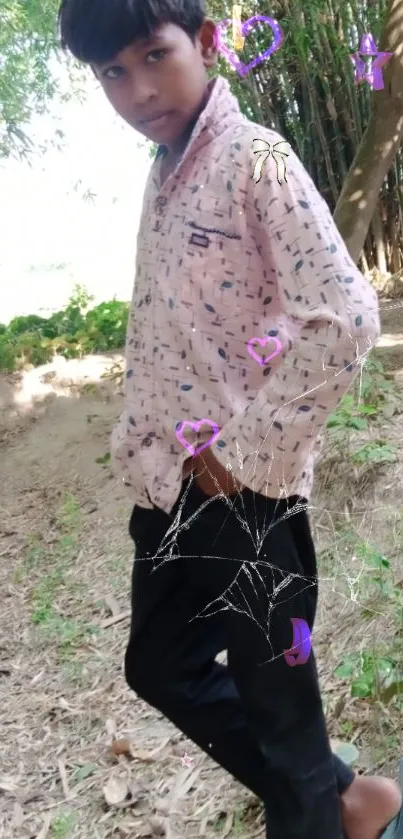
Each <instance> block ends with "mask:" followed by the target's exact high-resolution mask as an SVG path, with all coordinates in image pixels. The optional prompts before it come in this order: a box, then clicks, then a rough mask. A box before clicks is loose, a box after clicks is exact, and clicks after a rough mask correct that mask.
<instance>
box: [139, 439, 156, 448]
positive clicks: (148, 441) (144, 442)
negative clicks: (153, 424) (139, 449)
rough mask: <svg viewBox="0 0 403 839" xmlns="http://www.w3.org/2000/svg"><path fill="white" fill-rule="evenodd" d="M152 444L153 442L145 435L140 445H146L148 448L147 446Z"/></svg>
mask: <svg viewBox="0 0 403 839" xmlns="http://www.w3.org/2000/svg"><path fill="white" fill-rule="evenodd" d="M152 444H153V441H152V440H150V438H149V437H145V438H144V440H143V442H142V444H141V445H142V446H146V447H147V449H148V448H150V446H152Z"/></svg>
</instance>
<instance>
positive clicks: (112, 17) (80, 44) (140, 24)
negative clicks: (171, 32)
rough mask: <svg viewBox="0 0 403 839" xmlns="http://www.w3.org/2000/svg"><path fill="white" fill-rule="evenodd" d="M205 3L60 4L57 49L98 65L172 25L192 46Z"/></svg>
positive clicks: (125, 0)
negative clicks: (156, 31) (180, 31)
mask: <svg viewBox="0 0 403 839" xmlns="http://www.w3.org/2000/svg"><path fill="white" fill-rule="evenodd" d="M204 3H205V0H62V2H61V6H60V9H59V15H58V23H59V28H60V36H61V45H62V48H63V49H68V50H70V52H71V53H72V54H73V55H74V56H75V57H76V58H78V59H79V60H80V61H84V62H86V63H87V64H102V63H104V62H106V61H110V60H111V59H112V58H114V57H115V55H117V54H118V53H119V52H120V51H121V50H123V49H125V48H126V47H128V46H129V45H130V44H132V43H133V42H134V41H136V40H139V39H142V38H149V37H150V36H151V34H152V32H153V30H154V29H155V28H156V27H157V26H159V25H160V24H161V23H175V24H176V25H177V26H180V27H181V29H184V30H185V32H187V34H188V35H189V37H190V38H191V39H192V41H193V43H194V42H195V36H196V33H197V32H198V31H199V29H200V28H201V26H202V24H203V21H204V19H205V16H206V15H205V5H204Z"/></svg>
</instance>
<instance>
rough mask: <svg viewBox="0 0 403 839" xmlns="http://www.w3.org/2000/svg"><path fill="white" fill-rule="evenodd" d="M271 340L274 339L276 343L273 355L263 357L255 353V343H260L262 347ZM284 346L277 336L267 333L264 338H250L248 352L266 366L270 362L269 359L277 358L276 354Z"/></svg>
mask: <svg viewBox="0 0 403 839" xmlns="http://www.w3.org/2000/svg"><path fill="white" fill-rule="evenodd" d="M269 341H273V342H274V343H275V345H276V349H275V350H274V352H272V353H271V355H267V356H266V358H261V356H260V355H258V354H257V353H255V351H254V349H253V344H256V343H258V344H260V346H261V347H264V346H266V344H268V343H269ZM282 346H283V345H282V343H281V341H279V339H278V338H275V337H274V336H273V335H266V336H265V337H264V338H250V339H249V341H248V353H249V354H250V355H251V356H252V358H254V359H255V361H257V362H258V363H259V364H261V365H262V367H264V365H265V364H268V363H269V361H271V360H272V358H275V357H276V355H278V354H279V352H281V348H282Z"/></svg>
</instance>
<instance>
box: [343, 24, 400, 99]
mask: <svg viewBox="0 0 403 839" xmlns="http://www.w3.org/2000/svg"><path fill="white" fill-rule="evenodd" d="M392 55H393V52H378V50H377V48H376V44H375V40H374V37H373V35H371V33H370V32H368V33H367V34H366V35H363V36H362V38H361V43H360V49H359V52H356V53H354V55H350V58H351V61H352V62H353V64H354V67H355V84H360V82H363V81H367V82H368V84H369V85H370V86H371V87H372V88H373V89H374V90H383V88H384V87H385V85H384V81H383V75H382V70H381V67H383V66H384V64H386V63H387V62H388V61H389V59H390V58H391V57H392ZM361 56H370V57H371V58H375V60H374V61H371V67H370V68H369V69H368V70H367V67H366V64H365V61H363V59H362V58H361Z"/></svg>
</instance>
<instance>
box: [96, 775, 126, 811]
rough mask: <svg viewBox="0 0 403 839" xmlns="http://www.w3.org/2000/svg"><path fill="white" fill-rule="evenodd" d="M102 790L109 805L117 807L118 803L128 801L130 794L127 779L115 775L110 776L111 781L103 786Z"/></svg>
mask: <svg viewBox="0 0 403 839" xmlns="http://www.w3.org/2000/svg"><path fill="white" fill-rule="evenodd" d="M102 792H103V794H104V798H105V801H106V803H107V804H108V806H109V807H116V806H117V805H118V804H122V802H123V801H126V799H127V796H128V795H129V794H130V790H129V786H128V783H127V781H125V780H124V779H123V778H113V777H112V778H109V781H108V783H107V784H106V785H105V786H104V787H103V790H102Z"/></svg>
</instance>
